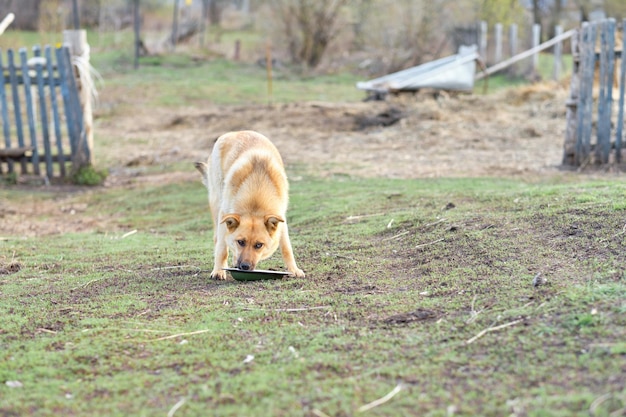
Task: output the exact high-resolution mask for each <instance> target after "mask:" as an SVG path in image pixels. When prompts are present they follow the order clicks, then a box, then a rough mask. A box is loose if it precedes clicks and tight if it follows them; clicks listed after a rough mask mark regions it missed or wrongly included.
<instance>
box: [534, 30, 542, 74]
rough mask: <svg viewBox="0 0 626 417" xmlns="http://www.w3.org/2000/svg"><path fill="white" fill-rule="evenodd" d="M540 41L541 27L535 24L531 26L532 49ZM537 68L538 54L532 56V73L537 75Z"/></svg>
mask: <svg viewBox="0 0 626 417" xmlns="http://www.w3.org/2000/svg"><path fill="white" fill-rule="evenodd" d="M540 40H541V25H540V24H538V23H535V24H534V25H533V45H532V47H533V48H535V47H536V46H537V45H539V42H540ZM537 68H539V52H537V53H535V54H533V67H532V73H533V75H534V74H537Z"/></svg>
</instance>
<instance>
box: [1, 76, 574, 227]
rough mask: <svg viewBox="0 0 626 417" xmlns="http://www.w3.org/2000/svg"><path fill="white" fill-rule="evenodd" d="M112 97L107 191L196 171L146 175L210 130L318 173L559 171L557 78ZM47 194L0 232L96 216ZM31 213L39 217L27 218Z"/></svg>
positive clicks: (5, 215)
mask: <svg viewBox="0 0 626 417" xmlns="http://www.w3.org/2000/svg"><path fill="white" fill-rule="evenodd" d="M122 94H123V92H115V91H107V89H104V90H103V91H102V95H101V102H100V108H99V109H97V110H96V113H95V117H96V123H95V131H96V150H95V153H96V155H97V158H98V160H99V161H100V163H101V164H104V166H106V167H108V168H110V171H111V174H110V175H109V178H108V179H107V183H106V186H107V187H132V186H137V185H138V184H140V183H145V182H149V183H163V182H172V181H184V180H195V179H198V178H197V176H198V174H197V173H196V172H195V171H193V170H192V171H185V172H175V173H171V172H168V173H167V174H163V173H160V174H155V173H154V172H155V171H157V172H159V170H158V169H157V170H154V169H151V167H155V166H158V167H162V166H169V165H171V164H181V163H187V162H189V164H190V165H191V163H192V162H194V161H198V160H204V159H205V158H207V156H208V155H209V153H210V149H211V146H212V143H213V141H214V140H215V138H217V137H218V136H219V135H220V134H222V133H224V132H227V131H231V130H241V129H254V130H257V131H260V132H262V133H264V134H266V135H267V136H268V137H270V138H271V139H272V140H273V141H274V143H275V144H276V145H277V147H278V149H279V150H280V151H281V153H282V155H283V157H284V160H285V163H286V164H287V166H288V167H291V169H292V170H295V169H297V170H298V171H299V172H306V173H310V174H314V175H319V176H332V175H353V176H362V177H389V178H428V177H478V176H492V177H493V176H498V177H502V176H507V177H525V178H537V177H539V176H546V175H554V174H558V173H559V172H561V167H560V164H561V158H562V152H563V151H562V149H563V140H564V131H565V101H566V97H567V88H565V87H564V86H562V85H556V84H539V85H534V86H529V87H523V88H519V89H516V90H512V91H507V92H500V93H494V94H490V95H479V94H474V95H451V94H439V95H437V96H435V95H433V94H428V93H425V92H421V93H419V94H417V95H413V94H406V95H403V96H400V97H390V98H389V99H388V100H386V101H384V102H375V101H370V102H361V103H344V104H337V103H324V102H306V103H294V104H275V105H273V106H268V105H248V106H216V105H214V106H208V107H207V106H205V107H193V108H180V109H174V110H172V109H171V108H158V107H157V108H155V107H150V108H147V107H145V106H132V107H131V108H132V109H133V111H132V112H129V111H116V106H118V105H120V103H121V105H126V106H127V107H128V106H129V105H132V100H133V99H132V98H127V97H124V96H123V95H122ZM99 138H111V139H109V140H110V141H111V142H108V143H102V142H101V140H99ZM177 166H181V165H177ZM288 169H289V168H288ZM169 171H171V170H169ZM161 172H162V170H161ZM30 187H32V185H30ZM40 188H41V189H46V187H40ZM47 189H50V188H47ZM58 191H59V192H58V197H57V198H55V199H54V201H53V202H47V203H46V204H42V203H40V202H38V200H37V199H36V198H33V199H32V201H25V202H24V201H23V202H22V203H20V206H17V204H18V203H15V202H11V201H0V237H2V236H20V235H22V236H36V235H42V234H54V233H65V232H71V231H83V230H90V229H93V228H95V227H102V226H103V224H105V223H106V221H107V220H106V219H94V218H87V217H85V216H83V215H81V213H82V211H84V210H85V207H84V205H76V204H71V203H70V202H68V201H69V200H68V199H70V198H72V195H73V194H74V192H75V191H76V188H69V187H59V190H58ZM78 192H85V191H84V190H83V191H78ZM86 192H93V191H86ZM41 216H46V217H47V218H46V219H45V221H44V220H33V219H34V218H37V217H41ZM68 217H71V219H68Z"/></svg>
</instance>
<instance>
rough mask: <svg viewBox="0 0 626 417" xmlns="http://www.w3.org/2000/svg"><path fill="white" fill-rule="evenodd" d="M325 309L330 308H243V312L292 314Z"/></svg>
mask: <svg viewBox="0 0 626 417" xmlns="http://www.w3.org/2000/svg"><path fill="white" fill-rule="evenodd" d="M326 308H330V306H314V307H300V308H274V309H272V310H265V309H263V308H247V307H244V310H247V311H279V312H287V313H293V312H296V311H308V310H323V309H326Z"/></svg>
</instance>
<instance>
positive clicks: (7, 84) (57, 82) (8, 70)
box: [0, 46, 90, 179]
mask: <svg viewBox="0 0 626 417" xmlns="http://www.w3.org/2000/svg"><path fill="white" fill-rule="evenodd" d="M1 52H2V51H0V107H1V119H2V134H3V136H4V140H3V141H2V140H0V173H2V174H4V173H5V172H7V173H15V172H16V171H15V169H16V165H17V164H19V165H20V174H22V175H23V174H29V173H32V174H34V175H42V172H43V173H44V175H45V177H46V178H47V179H51V178H53V177H55V176H60V177H64V176H65V175H66V173H67V172H66V166H65V165H66V163H67V161H68V160H69V159H73V158H75V157H76V155H75V153H70V152H68V151H71V150H73V151H76V150H77V149H79V146H78V144H79V143H80V142H81V141H80V135H81V133H82V110H81V105H80V101H79V98H78V89H77V85H76V80H75V75H74V66H73V64H72V62H71V58H70V55H69V50H68V48H67V47H61V48H56V49H55V51H54V53H53V51H52V48H51V47H49V46H46V47H45V50H44V51H43V53H42V49H41V48H40V47H39V46H35V47H33V48H32V52H33V57H32V58H31V59H29V58H28V53H27V50H26V49H25V48H21V49H20V50H19V52H18V54H19V64H18V63H17V62H16V57H15V53H14V51H13V50H11V49H9V50H7V51H6V57H7V65H6V66H4V62H3V57H2V53H1ZM54 58H56V63H55V62H54V61H53V59H54ZM58 95H60V96H62V99H57V96H58ZM64 124H65V126H64ZM25 129H27V131H25ZM27 135H28V138H27V137H26V136H27ZM27 142H28V143H27ZM53 142H54V143H53ZM82 142H83V143H85V141H82ZM68 145H70V146H69V148H70V149H67V148H68ZM82 152H83V154H86V155H89V152H90V150H88V149H84V145H83V149H82ZM84 160H85V158H84V155H83V156H82V158H81V161H84ZM42 164H43V165H42ZM55 164H58V168H57V167H56V166H55ZM81 166H82V165H81ZM5 167H6V169H5ZM42 168H45V169H44V171H42ZM77 168H78V166H77V165H75V164H74V163H73V164H72V169H77Z"/></svg>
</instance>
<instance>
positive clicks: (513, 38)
mask: <svg viewBox="0 0 626 417" xmlns="http://www.w3.org/2000/svg"><path fill="white" fill-rule="evenodd" d="M509 49H510V52H511V56H515V55H517V25H516V24H513V25H511V27H510V28H509ZM514 68H515V67H514V66H513V65H511V72H512V73H514V74H515V69H514Z"/></svg>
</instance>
